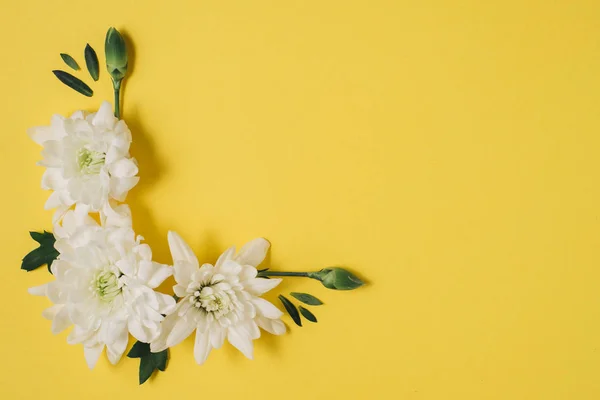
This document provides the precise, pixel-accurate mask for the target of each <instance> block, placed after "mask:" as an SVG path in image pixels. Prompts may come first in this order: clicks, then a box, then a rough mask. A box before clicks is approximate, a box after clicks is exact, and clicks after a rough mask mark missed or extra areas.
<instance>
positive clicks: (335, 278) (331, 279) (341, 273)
mask: <svg viewBox="0 0 600 400" xmlns="http://www.w3.org/2000/svg"><path fill="white" fill-rule="evenodd" d="M308 276H309V277H310V278H313V279H317V280H319V281H321V283H323V286H325V287H326V288H328V289H334V290H352V289H356V288H359V287H361V286H362V285H364V284H365V283H364V282H363V281H361V280H360V279H358V278H357V277H356V276H355V275H354V274H352V273H351V272H350V271H347V270H345V269H343V268H339V267H331V268H324V269H322V270H320V271H319V272H310V273H309V274H308Z"/></svg>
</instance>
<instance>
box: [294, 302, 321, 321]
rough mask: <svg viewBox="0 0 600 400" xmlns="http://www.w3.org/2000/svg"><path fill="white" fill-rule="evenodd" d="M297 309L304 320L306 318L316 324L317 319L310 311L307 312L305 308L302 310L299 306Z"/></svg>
mask: <svg viewBox="0 0 600 400" xmlns="http://www.w3.org/2000/svg"><path fill="white" fill-rule="evenodd" d="M298 308H299V309H300V313H301V314H302V316H303V317H304V318H306V319H307V320H309V321H310V322H317V317H315V315H314V314H313V313H311V312H310V311H308V310H307V309H306V308H304V307H302V306H299V307H298Z"/></svg>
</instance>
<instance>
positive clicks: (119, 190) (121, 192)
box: [110, 176, 140, 201]
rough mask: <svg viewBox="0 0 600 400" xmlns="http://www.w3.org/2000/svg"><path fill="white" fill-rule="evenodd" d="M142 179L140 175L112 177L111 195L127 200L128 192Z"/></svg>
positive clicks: (117, 198) (116, 198)
mask: <svg viewBox="0 0 600 400" xmlns="http://www.w3.org/2000/svg"><path fill="white" fill-rule="evenodd" d="M139 181H140V178H139V177H138V176H134V177H131V178H117V177H112V178H111V179H110V197H112V198H113V199H115V200H118V201H125V198H126V197H127V193H128V192H129V191H130V190H131V189H132V188H133V187H134V186H135V185H137V183H138V182H139Z"/></svg>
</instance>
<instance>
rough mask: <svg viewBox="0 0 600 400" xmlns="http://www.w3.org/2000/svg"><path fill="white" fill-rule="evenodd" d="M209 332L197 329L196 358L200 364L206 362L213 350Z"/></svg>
mask: <svg viewBox="0 0 600 400" xmlns="http://www.w3.org/2000/svg"><path fill="white" fill-rule="evenodd" d="M208 338H209V336H208V332H205V333H202V332H200V331H199V330H198V331H196V341H195V343H194V359H195V360H196V363H197V364H198V365H202V364H204V362H205V361H206V358H207V357H208V354H209V353H210V350H211V345H210V342H209V340H208Z"/></svg>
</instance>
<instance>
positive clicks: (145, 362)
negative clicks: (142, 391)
mask: <svg viewBox="0 0 600 400" xmlns="http://www.w3.org/2000/svg"><path fill="white" fill-rule="evenodd" d="M155 369H156V367H155V366H154V363H153V362H152V359H151V358H150V357H142V358H141V359H140V385H141V384H143V383H144V382H146V381H147V380H148V379H149V378H150V377H151V376H152V373H153V372H154V370H155Z"/></svg>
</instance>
